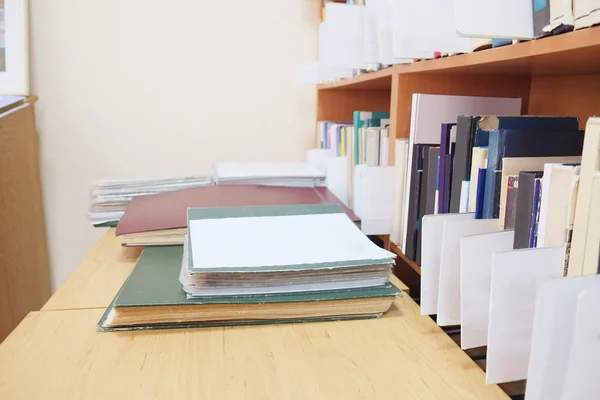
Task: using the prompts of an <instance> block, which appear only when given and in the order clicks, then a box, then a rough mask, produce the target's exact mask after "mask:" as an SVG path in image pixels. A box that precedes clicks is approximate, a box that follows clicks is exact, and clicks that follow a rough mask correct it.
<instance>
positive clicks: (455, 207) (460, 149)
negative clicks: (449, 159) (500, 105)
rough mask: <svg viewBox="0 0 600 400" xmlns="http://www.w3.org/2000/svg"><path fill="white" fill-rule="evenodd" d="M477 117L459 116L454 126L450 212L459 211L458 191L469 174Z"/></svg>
mask: <svg viewBox="0 0 600 400" xmlns="http://www.w3.org/2000/svg"><path fill="white" fill-rule="evenodd" d="M478 120H479V118H478V117H471V116H460V117H458V119H457V124H456V145H455V150H454V166H453V168H452V186H451V189H450V212H451V213H457V212H458V211H459V209H460V191H461V186H462V182H463V181H464V180H467V179H469V176H470V174H471V153H472V151H473V150H472V149H473V145H474V141H475V126H476V124H477V121H478Z"/></svg>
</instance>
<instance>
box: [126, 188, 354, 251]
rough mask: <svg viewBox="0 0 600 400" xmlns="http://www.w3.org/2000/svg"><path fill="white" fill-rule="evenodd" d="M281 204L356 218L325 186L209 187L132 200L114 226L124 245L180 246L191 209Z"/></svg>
mask: <svg viewBox="0 0 600 400" xmlns="http://www.w3.org/2000/svg"><path fill="white" fill-rule="evenodd" d="M284 204H339V205H340V206H342V208H344V211H345V212H346V213H347V214H348V217H349V218H351V219H352V221H354V222H355V223H357V224H359V223H360V220H359V219H358V217H357V216H356V215H355V214H354V213H353V212H352V211H350V210H349V209H348V208H346V206H344V205H343V204H342V203H341V202H340V200H339V199H338V198H337V197H336V196H335V195H334V194H333V193H332V192H330V191H329V189H327V188H326V187H284V186H267V185H212V186H206V187H198V188H192V189H185V190H179V191H176V192H169V193H159V194H155V195H149V196H143V197H138V198H136V199H134V200H133V201H132V202H131V204H130V205H129V207H128V208H127V210H126V211H125V214H124V215H123V217H122V218H121V220H120V221H119V224H118V225H117V230H116V235H117V236H118V237H119V239H120V240H121V243H122V244H123V245H124V246H163V245H182V244H183V243H184V236H185V235H186V233H187V222H188V221H187V210H188V208H190V207H232V206H240V207H241V206H262V205H284Z"/></svg>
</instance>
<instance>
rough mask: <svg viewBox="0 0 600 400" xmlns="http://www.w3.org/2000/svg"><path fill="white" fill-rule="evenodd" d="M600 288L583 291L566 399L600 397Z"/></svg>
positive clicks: (590, 399)
mask: <svg viewBox="0 0 600 400" xmlns="http://www.w3.org/2000/svg"><path fill="white" fill-rule="evenodd" d="M598 304H600V289H598V288H594V289H588V290H586V291H585V292H583V293H581V294H580V295H579V301H578V302H577V315H576V317H575V318H576V319H575V327H574V328H575V329H574V331H573V342H572V346H571V355H570V357H569V362H568V365H567V375H566V377H565V386H564V389H563V397H562V400H572V399H577V400H596V399H598V393H600V379H598V371H600V340H598V337H599V336H600V307H598Z"/></svg>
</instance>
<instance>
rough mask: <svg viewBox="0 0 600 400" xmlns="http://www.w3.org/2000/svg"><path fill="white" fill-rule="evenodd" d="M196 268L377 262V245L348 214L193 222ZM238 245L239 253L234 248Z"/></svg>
mask: <svg viewBox="0 0 600 400" xmlns="http://www.w3.org/2000/svg"><path fill="white" fill-rule="evenodd" d="M190 235H191V244H192V257H193V258H192V259H193V260H194V268H195V269H196V268H197V269H210V268H239V267H261V266H289V265H299V264H320V263H326V262H344V261H353V260H378V259H383V258H389V257H393V256H394V254H393V253H390V252H389V251H386V250H384V249H381V248H379V247H378V246H376V245H375V244H373V243H372V242H371V241H370V240H369V238H367V237H366V236H365V235H364V234H362V233H361V231H360V230H359V229H358V228H357V227H356V225H354V223H353V222H352V221H351V220H350V219H349V218H348V217H347V216H346V214H344V213H337V214H320V215H292V216H279V217H247V218H223V219H204V220H193V221H190ZM231 243H235V251H232V250H231Z"/></svg>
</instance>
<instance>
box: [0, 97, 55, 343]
mask: <svg viewBox="0 0 600 400" xmlns="http://www.w3.org/2000/svg"><path fill="white" fill-rule="evenodd" d="M34 102H35V99H34V98H28V99H26V100H25V101H22V102H19V103H16V104H12V105H11V106H10V107H8V108H9V110H8V111H6V109H5V110H2V111H0V112H2V114H0V342H2V341H3V340H4V339H5V338H6V336H8V334H9V333H10V332H11V331H12V330H13V328H14V327H16V326H17V325H18V324H19V322H21V320H22V319H23V318H25V316H26V315H27V314H28V313H29V312H30V311H36V310H39V309H40V308H41V307H42V306H43V305H44V303H45V302H46V301H47V300H48V299H49V298H50V294H51V288H50V274H49V265H48V250H47V245H46V230H45V225H44V211H43V207H42V191H41V185H40V168H39V161H38V137H37V131H36V125H35V113H34Z"/></svg>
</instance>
